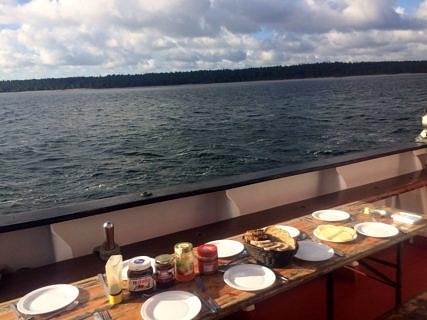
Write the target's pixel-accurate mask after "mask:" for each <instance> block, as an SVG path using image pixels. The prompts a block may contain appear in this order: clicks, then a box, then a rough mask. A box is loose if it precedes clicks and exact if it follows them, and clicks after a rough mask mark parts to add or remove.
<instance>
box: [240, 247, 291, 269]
mask: <svg viewBox="0 0 427 320" xmlns="http://www.w3.org/2000/svg"><path fill="white" fill-rule="evenodd" d="M243 244H244V246H245V248H246V251H247V252H248V253H249V254H250V255H251V256H252V257H253V258H254V259H255V260H256V261H258V262H259V263H261V264H263V265H265V266H267V267H270V268H279V267H284V266H286V265H288V264H290V263H291V262H292V258H293V257H294V255H295V254H296V253H297V251H298V243H296V246H295V249H294V250H287V251H273V250H270V251H267V250H264V249H263V248H259V247H257V246H254V245H252V244H250V243H247V242H244V243H243Z"/></svg>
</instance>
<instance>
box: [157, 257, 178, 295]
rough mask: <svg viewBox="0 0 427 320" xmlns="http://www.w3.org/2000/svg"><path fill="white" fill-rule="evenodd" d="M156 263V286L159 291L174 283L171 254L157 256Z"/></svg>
mask: <svg viewBox="0 0 427 320" xmlns="http://www.w3.org/2000/svg"><path fill="white" fill-rule="evenodd" d="M154 260H155V261H156V286H157V288H160V289H165V288H169V287H170V286H172V285H173V284H174V283H175V265H174V257H173V255H171V254H162V255H159V256H157V257H156V258H155V259H154Z"/></svg>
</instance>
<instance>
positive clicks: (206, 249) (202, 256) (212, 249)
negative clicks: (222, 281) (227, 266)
mask: <svg viewBox="0 0 427 320" xmlns="http://www.w3.org/2000/svg"><path fill="white" fill-rule="evenodd" d="M197 262H198V266H199V273H200V274H201V275H209V274H214V273H216V272H218V249H217V247H216V245H214V244H202V245H201V246H198V247H197Z"/></svg>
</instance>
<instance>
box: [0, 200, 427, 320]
mask: <svg viewBox="0 0 427 320" xmlns="http://www.w3.org/2000/svg"><path fill="white" fill-rule="evenodd" d="M365 207H369V208H371V209H375V208H374V207H373V205H372V204H370V203H366V202H354V203H350V204H346V205H343V206H339V207H337V208H336V209H341V210H345V211H347V212H348V213H350V215H351V217H352V221H345V222H341V223H334V224H336V225H347V226H353V225H355V224H356V223H359V222H364V221H372V220H373V219H376V220H377V221H382V222H385V223H390V224H392V223H393V221H392V219H391V218H389V217H386V218H382V217H380V216H378V215H374V214H369V215H367V214H364V213H363V209H364V208H365ZM381 209H386V210H389V211H391V212H396V211H397V210H396V209H392V208H383V207H382V208H381ZM283 224H286V225H290V226H294V227H296V228H298V229H299V230H301V231H304V232H305V233H307V234H308V235H309V236H312V234H313V230H314V229H315V227H316V226H317V225H319V224H326V222H322V221H317V220H315V219H313V218H312V217H311V214H308V215H306V216H302V217H299V218H296V219H293V220H289V221H284V222H283ZM395 225H396V226H397V227H398V228H399V229H400V230H401V232H400V233H399V234H398V235H397V236H394V237H391V238H382V239H381V238H372V237H365V236H363V235H358V237H357V239H356V240H354V241H352V242H348V243H331V242H327V244H328V245H329V246H330V247H332V248H335V249H339V250H341V251H343V252H344V253H345V255H344V256H342V257H340V256H337V255H335V256H334V257H333V258H331V259H329V260H326V261H321V262H306V261H299V260H297V259H294V261H293V262H292V263H291V264H290V265H288V266H286V267H284V268H276V269H275V271H276V272H278V273H280V274H281V275H283V276H286V277H287V278H288V279H289V281H287V282H283V281H280V280H279V279H277V280H276V282H275V284H273V285H272V286H271V287H269V288H267V289H265V290H262V291H257V292H245V291H240V290H237V289H234V288H231V287H229V286H228V285H226V284H225V283H224V281H223V278H222V274H221V273H218V274H215V275H211V276H203V282H204V284H205V286H206V289H207V291H206V292H207V293H208V294H209V295H210V296H211V297H213V298H214V299H215V300H216V302H217V303H218V304H219V305H220V307H221V310H220V311H219V312H218V313H215V314H213V313H210V312H209V311H208V310H207V309H206V308H205V307H202V310H201V312H200V314H199V316H198V319H220V318H222V317H225V316H226V315H229V314H231V313H234V312H236V311H238V310H241V309H242V308H245V307H248V306H250V305H253V304H255V303H257V302H260V301H262V300H265V299H268V298H269V297H272V296H274V295H276V294H278V293H280V292H283V291H286V290H290V289H292V288H295V287H297V286H299V285H301V284H303V283H306V282H308V281H310V280H312V279H314V278H317V277H320V276H323V275H327V281H326V285H327V288H326V291H327V296H326V298H327V313H328V314H327V318H328V319H333V314H334V310H333V305H334V301H333V299H332V297H333V287H334V286H333V273H332V271H334V270H336V269H339V268H341V267H344V266H348V265H349V264H350V263H351V262H353V261H356V260H361V259H363V258H366V257H369V256H371V255H373V254H374V253H377V252H379V251H381V250H383V249H386V248H389V247H391V246H395V245H396V246H397V248H398V250H397V260H396V263H390V262H384V263H386V264H387V263H388V264H389V265H390V266H394V267H395V268H396V278H395V279H394V280H393V281H391V280H390V281H389V284H390V285H393V286H394V287H395V290H396V295H395V298H396V304H399V303H400V302H401V301H400V299H401V292H400V291H401V270H400V261H401V257H402V256H401V254H402V252H401V249H402V243H403V241H405V240H407V239H410V238H411V237H413V236H415V235H417V234H418V233H420V232H421V231H423V230H425V229H427V220H426V219H425V218H424V219H423V220H422V221H421V222H419V223H417V224H416V225H397V224H395ZM260 227H263V226H262V225H260ZM240 238H241V235H236V236H235V237H233V238H232V239H236V240H240ZM212 240H214V239H212ZM141 254H142V253H141ZM226 262H227V260H225V259H224V260H221V261H220V263H226ZM374 273H375V271H374ZM375 276H377V278H378V279H379V280H380V281H381V280H383V281H384V282H387V279H381V275H375ZM74 285H75V286H77V287H78V288H79V290H80V294H79V297H78V301H79V304H78V306H77V307H76V308H75V309H73V310H71V311H64V313H62V314H61V315H59V316H57V317H55V319H64V320H67V319H68V320H81V319H86V318H91V316H92V314H93V313H94V312H95V311H99V310H109V312H110V314H111V315H112V318H113V319H120V320H125V319H129V320H130V319H138V318H140V310H141V305H142V304H143V303H144V301H145V300H146V299H144V298H130V297H128V295H127V294H126V293H125V295H124V301H123V303H121V304H119V305H116V306H110V305H109V304H108V299H107V298H106V297H105V295H104V289H103V287H102V285H101V283H100V282H99V280H98V278H97V277H96V276H94V277H92V278H88V279H84V280H81V281H78V282H76V283H74ZM171 290H197V287H196V284H195V281H191V282H188V283H179V284H177V285H175V286H174V287H173V288H172V289H171ZM17 300H18V299H16V300H12V301H7V302H4V303H1V304H0V320H9V319H10V320H15V319H17V316H16V314H15V313H14V312H13V311H12V310H11V309H10V304H11V303H16V302H17ZM44 318H45V317H41V316H37V317H34V320H37V319H44Z"/></svg>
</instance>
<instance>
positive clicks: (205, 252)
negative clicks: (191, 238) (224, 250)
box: [197, 243, 218, 258]
mask: <svg viewBox="0 0 427 320" xmlns="http://www.w3.org/2000/svg"><path fill="white" fill-rule="evenodd" d="M197 255H198V256H199V257H204V258H208V257H215V256H217V255H218V249H217V247H216V245H214V244H209V243H207V244H202V245H201V246H198V247H197Z"/></svg>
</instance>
